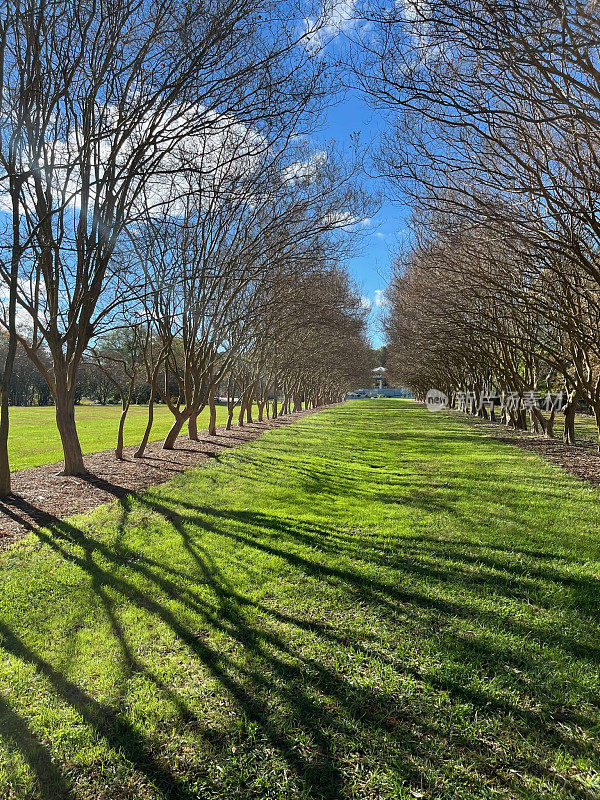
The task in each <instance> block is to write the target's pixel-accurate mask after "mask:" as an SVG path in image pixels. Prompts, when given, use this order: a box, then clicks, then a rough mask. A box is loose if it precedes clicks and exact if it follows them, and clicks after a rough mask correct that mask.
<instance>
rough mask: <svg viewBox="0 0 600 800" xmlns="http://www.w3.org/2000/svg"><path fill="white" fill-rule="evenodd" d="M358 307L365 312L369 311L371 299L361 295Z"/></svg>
mask: <svg viewBox="0 0 600 800" xmlns="http://www.w3.org/2000/svg"><path fill="white" fill-rule="evenodd" d="M360 306H361V308H364V309H365V310H366V311H370V310H371V309H372V308H373V303H372V302H371V298H370V297H366V296H365V295H363V296H362V297H361V298H360Z"/></svg>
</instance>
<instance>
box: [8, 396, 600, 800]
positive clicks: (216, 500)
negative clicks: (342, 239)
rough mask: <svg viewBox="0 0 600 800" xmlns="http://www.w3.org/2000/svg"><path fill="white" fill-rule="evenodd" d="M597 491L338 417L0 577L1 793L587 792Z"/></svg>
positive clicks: (70, 529) (380, 412) (55, 542)
mask: <svg viewBox="0 0 600 800" xmlns="http://www.w3.org/2000/svg"><path fill="white" fill-rule="evenodd" d="M598 497H599V496H598V491H597V490H596V489H593V488H590V487H588V486H587V485H585V484H583V483H581V482H578V481H577V480H576V479H575V478H572V477H570V476H568V475H566V474H565V473H563V472H562V471H561V470H560V469H559V468H558V467H554V466H552V465H550V464H547V463H545V462H543V461H542V460H540V459H539V458H537V457H536V456H533V455H531V454H528V453H525V452H523V451H522V450H519V449H517V448H516V447H512V446H510V445H506V444H503V443H501V442H499V441H497V440H495V439H493V438H491V437H488V436H486V434H485V433H484V432H483V431H481V430H478V429H477V428H474V427H472V426H469V425H467V424H465V423H464V422H461V421H460V420H459V419H458V418H455V417H452V416H450V415H447V414H444V413H442V414H430V413H428V412H427V411H426V410H424V409H423V408H421V407H419V406H417V405H416V404H414V403H411V402H410V401H397V400H389V401H384V400H377V401H355V402H353V403H348V404H346V405H344V406H341V407H337V408H334V409H330V410H327V411H324V412H322V413H320V414H317V415H314V416H311V417H307V418H306V419H304V420H301V421H298V422H297V423H296V424H294V425H293V426H289V427H286V428H281V429H279V430H276V431H271V432H269V433H268V434H266V435H265V436H264V437H263V438H261V439H260V440H258V441H256V442H253V443H252V444H250V445H247V446H244V447H243V448H240V449H238V450H235V451H231V452H229V453H228V454H227V455H224V456H222V457H220V458H218V459H215V460H214V461H212V462H211V464H210V465H209V466H206V467H204V468H202V469H200V470H197V471H193V472H190V473H188V474H186V475H182V476H179V477H178V478H177V479H175V480H174V481H173V482H172V483H170V484H168V485H166V486H164V487H161V488H158V489H154V490H151V491H147V492H145V493H143V494H142V495H141V496H139V497H137V498H135V499H132V500H128V501H126V502H124V503H121V504H118V505H114V506H112V507H110V508H102V509H99V510H97V511H96V512H95V513H94V514H92V515H89V516H81V517H77V518H73V519H71V520H70V521H68V522H59V521H57V522H56V524H55V525H54V526H53V527H52V529H48V530H44V531H42V532H40V533H38V534H32V535H30V537H29V538H28V539H27V540H25V541H24V542H23V543H22V544H20V545H19V546H18V547H17V548H15V549H13V550H12V551H10V552H8V553H6V554H4V555H3V556H2V558H1V564H0V568H1V570H2V576H1V581H0V645H1V646H0V736H1V742H2V744H1V746H0V797H1V798H2V799H3V800H5V799H6V800H8V799H9V798H43V799H44V800H60V799H62V798H90V799H91V798H94V800H123V799H124V798H128V799H130V800H150V798H152V799H153V800H155V799H156V798H170V799H173V798H185V800H198V799H199V798H317V797H329V798H372V799H373V800H375V799H377V800H380V799H381V798H438V799H439V800H451V799H452V798H463V799H464V800H477V799H479V798H489V799H490V800H492V798H528V799H529V800H533V798H539V799H540V800H541V799H542V798H596V797H598V796H599V794H600V771H599V770H600V759H599V756H600V706H599V703H600V636H599V634H600V630H599V627H600V626H599V619H598V609H599V600H600V503H599V502H598Z"/></svg>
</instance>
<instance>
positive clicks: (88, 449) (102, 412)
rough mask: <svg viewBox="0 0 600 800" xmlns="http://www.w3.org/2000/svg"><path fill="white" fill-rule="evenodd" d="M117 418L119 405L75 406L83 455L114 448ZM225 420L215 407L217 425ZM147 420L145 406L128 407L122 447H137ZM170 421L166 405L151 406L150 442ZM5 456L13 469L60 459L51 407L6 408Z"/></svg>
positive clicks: (204, 422) (202, 421)
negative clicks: (6, 454)
mask: <svg viewBox="0 0 600 800" xmlns="http://www.w3.org/2000/svg"><path fill="white" fill-rule="evenodd" d="M120 416H121V408H120V406H92V405H81V406H76V409H75V418H76V420H77V425H78V431H79V439H80V441H81V447H82V450H83V452H84V454H88V453H98V452H100V451H101V450H110V448H112V447H115V446H116V443H117V431H118V429H119V418H120ZM226 420H227V408H226V406H217V422H218V424H219V425H222V424H224V423H225V422H226ZM147 421H148V409H147V407H146V406H131V408H130V409H129V412H128V414H127V420H126V422H125V446H126V447H128V446H129V445H136V444H139V442H140V440H141V438H142V436H143V435H144V430H145V429H146V423H147ZM172 422H173V415H172V414H171V412H170V411H169V409H168V408H167V407H166V406H164V405H157V406H155V410H154V426H153V428H152V435H151V437H150V440H151V441H153V442H154V441H158V440H159V439H162V438H164V437H165V436H166V434H167V432H168V430H169V428H170V427H171V424H172ZM198 427H199V428H200V429H202V428H206V427H208V409H205V410H204V411H203V412H202V414H200V415H199V417H198ZM9 455H10V463H11V468H12V469H15V470H17V469H27V468H28V467H39V466H40V465H42V464H54V463H55V462H56V461H60V460H61V459H62V457H63V452H62V447H61V444H60V436H59V433H58V429H57V427H56V418H55V412H54V407H48V406H46V407H37V406H34V407H30V408H22V407H13V408H11V409H10V438H9Z"/></svg>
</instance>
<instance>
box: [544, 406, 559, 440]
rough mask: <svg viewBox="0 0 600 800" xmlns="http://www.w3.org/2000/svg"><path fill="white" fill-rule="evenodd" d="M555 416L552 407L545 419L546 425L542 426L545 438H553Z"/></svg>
mask: <svg viewBox="0 0 600 800" xmlns="http://www.w3.org/2000/svg"><path fill="white" fill-rule="evenodd" d="M555 418H556V409H555V408H553V409H552V411H551V412H550V417H549V418H548V419H547V420H546V427H545V428H544V436H545V437H546V439H554V420H555Z"/></svg>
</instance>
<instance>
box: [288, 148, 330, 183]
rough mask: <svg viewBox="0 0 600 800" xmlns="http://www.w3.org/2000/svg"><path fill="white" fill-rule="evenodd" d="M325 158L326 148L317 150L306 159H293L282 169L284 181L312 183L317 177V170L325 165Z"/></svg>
mask: <svg viewBox="0 0 600 800" xmlns="http://www.w3.org/2000/svg"><path fill="white" fill-rule="evenodd" d="M327 158H328V155H327V151H326V150H317V151H315V152H314V153H313V154H312V155H311V156H310V158H308V159H307V160H306V161H295V162H294V163H293V164H290V165H289V166H288V167H286V168H285V169H284V171H283V175H282V177H283V180H284V182H285V183H291V184H295V183H300V184H304V185H307V184H310V183H314V181H316V180H317V178H318V177H319V172H320V171H321V169H322V168H323V167H324V166H325V163H326V162H327Z"/></svg>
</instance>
